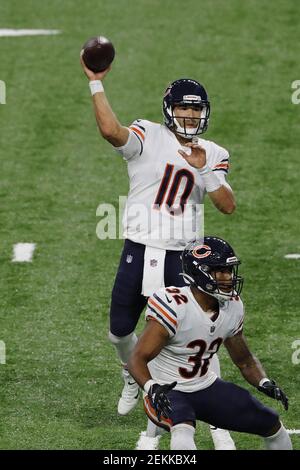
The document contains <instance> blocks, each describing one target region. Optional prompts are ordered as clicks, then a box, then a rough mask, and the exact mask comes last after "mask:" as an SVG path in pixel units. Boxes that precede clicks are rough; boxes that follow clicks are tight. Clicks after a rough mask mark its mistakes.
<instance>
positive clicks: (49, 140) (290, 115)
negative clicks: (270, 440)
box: [0, 0, 300, 449]
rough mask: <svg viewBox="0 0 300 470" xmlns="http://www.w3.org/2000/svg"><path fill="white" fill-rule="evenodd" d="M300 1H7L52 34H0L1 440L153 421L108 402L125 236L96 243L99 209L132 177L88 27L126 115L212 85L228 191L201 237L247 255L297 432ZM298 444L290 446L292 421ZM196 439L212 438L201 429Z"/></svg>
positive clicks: (12, 19)
mask: <svg viewBox="0 0 300 470" xmlns="http://www.w3.org/2000/svg"><path fill="white" fill-rule="evenodd" d="M299 15H300V3H298V2H295V1H293V0H274V1H272V2H271V1H268V0H249V1H247V2H246V1H245V2H243V1H241V0H227V1H225V0H186V1H185V2H182V1H179V0H163V1H161V0H139V1H137V0H111V1H104V0H97V1H96V0H84V1H83V2H79V1H75V0H64V1H63V2H61V1H58V0H51V1H48V2H41V1H38V0H4V1H2V2H1V5H0V28H30V29H32V28H38V29H39V28H46V29H60V30H62V34H61V35H58V36H44V37H23V38H22V37H20V38H3V37H0V80H3V81H5V82H6V86H7V104H6V105H0V125H1V129H0V142H1V143H0V153H1V179H0V196H1V206H0V210H1V221H0V224H1V237H0V261H1V265H0V266H1V268H0V269H1V297H0V306H1V311H0V318H1V325H0V340H2V341H4V342H5V344H6V352H7V357H6V364H0V380H1V384H0V402H1V406H0V448H1V449H133V448H134V446H135V443H136V441H137V439H138V436H139V433H140V432H141V431H142V430H143V429H144V428H145V421H146V420H145V416H144V413H143V410H142V406H141V404H140V405H139V407H138V408H137V409H136V410H135V411H134V412H133V413H132V414H130V415H129V416H127V417H124V418H121V417H118V416H117V413H116V404H117V401H118V396H119V392H120V389H121V386H122V382H121V378H120V374H119V371H120V367H119V364H118V361H117V359H116V356H115V353H114V350H113V348H112V346H111V345H110V344H109V343H108V341H107V339H106V337H107V330H108V310H109V302H110V291H111V287H112V283H113V280H114V274H115V271H116V268H117V265H118V261H119V255H120V251H121V247H122V241H120V240H119V241H116V240H105V241H100V240H98V239H97V237H96V233H95V231H96V225H97V222H98V221H99V218H97V217H96V208H97V206H98V205H99V204H100V203H102V202H107V203H112V204H117V202H118V197H119V195H124V196H125V195H126V193H127V188H128V182H127V175H126V167H125V164H124V162H123V161H122V160H121V159H120V158H119V157H118V155H116V154H115V152H114V151H113V150H112V149H111V147H110V146H109V145H108V144H107V143H106V142H104V141H103V140H101V138H100V137H99V135H98V132H97V130H96V125H95V120H94V117H93V112H92V107H91V99H90V93H89V89H88V85H87V80H86V78H85V77H84V75H83V73H82V71H81V68H80V66H79V61H78V56H79V51H80V48H81V46H82V44H83V43H84V42H85V41H86V40H87V39H88V38H89V37H91V36H94V35H98V34H103V35H106V36H108V37H109V38H110V39H111V40H112V41H113V43H114V45H115V47H116V51H117V53H116V59H115V62H114V66H113V69H112V71H111V73H110V74H109V75H108V77H107V79H106V80H105V89H106V92H107V95H108V97H109V99H110V101H111V103H112V106H113V108H114V110H115V112H116V113H117V115H118V117H119V119H120V121H121V122H122V123H124V124H125V125H127V124H129V123H130V122H131V121H132V120H133V119H135V118H146V119H149V120H155V121H160V120H161V119H162V118H161V100H162V94H163V90H164V89H165V87H166V85H167V84H168V83H169V82H170V81H172V80H174V79H176V78H179V77H182V76H191V77H192V78H196V79H198V80H200V81H201V82H203V83H204V84H205V85H206V87H207V89H208V92H209V95H210V99H211V105H212V115H211V124H210V128H209V131H208V132H207V134H206V135H205V137H207V138H208V139H211V140H215V141H216V142H218V143H219V144H220V145H222V146H224V147H226V148H228V149H229V150H230V152H231V155H232V172H231V175H230V183H231V184H232V186H233V188H234V190H235V193H236V198H237V203H238V208H237V210H236V212H235V214H234V215H232V216H224V215H222V214H220V213H218V212H217V211H216V210H215V209H214V208H213V207H212V206H211V204H210V203H209V202H208V203H207V206H206V218H205V224H206V225H205V228H206V233H209V234H216V235H219V236H221V237H224V238H227V239H228V240H229V241H230V242H231V243H232V244H233V245H234V247H235V248H236V250H237V252H238V254H239V255H240V256H241V258H242V259H243V262H244V265H243V270H242V271H243V273H244V275H245V278H246V283H245V287H244V295H243V297H244V301H245V303H246V308H247V321H246V327H245V331H246V334H247V336H248V338H249V343H250V345H251V347H252V349H253V351H255V352H256V353H257V355H258V356H259V357H260V359H261V360H262V362H263V363H264V364H265V367H266V370H267V372H268V374H269V375H270V376H271V377H272V378H275V379H276V380H277V381H278V382H279V383H280V384H281V386H282V387H283V388H284V390H285V391H286V393H287V394H288V395H289V397H290V410H289V411H288V412H287V413H285V412H283V411H282V418H283V420H284V423H285V424H286V427H287V428H289V429H291V428H295V429H300V411H299V399H300V397H299V384H300V382H299V374H300V364H298V365H296V364H295V365H294V364H292V361H291V357H292V352H293V350H292V347H291V345H292V342H293V341H294V340H296V339H299V338H300V328H299V320H298V318H299V305H300V299H299V281H300V276H299V263H300V261H299V260H286V259H284V255H285V254H286V253H299V252H300V244H299V182H298V180H299V166H298V165H299V163H298V160H299V145H300V133H299V122H300V105H298V106H296V105H293V104H292V103H291V93H292V91H291V83H292V82H293V81H294V80H297V79H300V71H299V57H300V31H299ZM18 242H32V243H36V244H37V248H36V252H35V255H34V259H33V262H32V263H31V264H29V263H24V264H18V263H12V262H11V258H12V250H13V245H14V244H15V243H18ZM141 328H142V322H140V324H139V331H140V330H141ZM221 359H222V364H223V376H224V378H226V379H229V380H233V381H235V382H236V383H238V384H243V385H245V383H244V381H243V379H242V378H241V377H240V376H239V373H238V371H237V370H236V369H235V368H234V366H233V365H232V364H231V363H230V362H229V359H228V358H227V356H226V352H225V351H223V352H222V353H221ZM246 387H247V385H246ZM250 388H251V387H250V386H249V389H250ZM255 393H256V392H255ZM256 395H257V396H258V394H256ZM261 398H262V400H263V401H264V403H268V404H269V405H272V406H274V407H275V408H276V409H278V410H280V411H281V406H280V405H277V404H276V403H275V402H274V401H272V400H268V399H266V400H265V399H264V397H261ZM234 438H235V441H236V445H237V447H238V449H259V448H261V442H260V439H259V438H256V437H252V436H245V435H241V434H235V435H234ZM292 440H293V444H294V447H295V448H296V449H300V435H298V436H297V435H296V436H292ZM168 443H169V442H168V436H165V437H163V439H162V441H161V448H168ZM197 446H198V448H199V449H207V448H208V449H211V448H213V446H212V442H211V439H210V435H209V433H208V432H207V428H206V425H203V424H202V425H200V426H199V428H198V431H197Z"/></svg>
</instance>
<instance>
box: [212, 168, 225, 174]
mask: <svg viewBox="0 0 300 470" xmlns="http://www.w3.org/2000/svg"><path fill="white" fill-rule="evenodd" d="M213 171H224V173H228V170H226V169H225V168H216V169H215V170H213Z"/></svg>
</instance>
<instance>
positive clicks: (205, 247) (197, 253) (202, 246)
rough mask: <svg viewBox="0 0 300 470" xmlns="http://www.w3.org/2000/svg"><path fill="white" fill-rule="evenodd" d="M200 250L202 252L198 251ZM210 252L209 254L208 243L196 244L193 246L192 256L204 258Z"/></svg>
mask: <svg viewBox="0 0 300 470" xmlns="http://www.w3.org/2000/svg"><path fill="white" fill-rule="evenodd" d="M203 250H205V251H203ZM200 251H202V252H201V253H200ZM210 254H211V248H210V246H208V245H198V246H195V248H194V249H193V256H195V258H206V257H207V256H209V255H210Z"/></svg>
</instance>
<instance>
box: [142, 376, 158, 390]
mask: <svg viewBox="0 0 300 470" xmlns="http://www.w3.org/2000/svg"><path fill="white" fill-rule="evenodd" d="M155 383H156V382H155V380H152V379H150V380H147V382H146V383H145V385H144V387H143V388H144V391H145V392H146V393H149V390H150V388H151V387H152V385H154V384H155Z"/></svg>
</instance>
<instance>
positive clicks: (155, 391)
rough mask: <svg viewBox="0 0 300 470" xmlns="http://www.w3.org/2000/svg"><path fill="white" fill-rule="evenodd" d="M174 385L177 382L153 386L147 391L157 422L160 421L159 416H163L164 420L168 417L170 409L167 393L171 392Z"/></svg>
mask: <svg viewBox="0 0 300 470" xmlns="http://www.w3.org/2000/svg"><path fill="white" fill-rule="evenodd" d="M176 384H177V382H172V383H171V384H165V385H159V384H153V385H152V386H151V387H150V389H149V392H148V397H149V399H150V401H151V404H152V406H153V408H154V409H155V411H156V415H157V419H158V421H161V415H163V416H165V417H166V418H169V417H170V412H171V411H172V408H171V404H170V401H169V399H168V397H167V393H168V392H169V391H170V390H172V388H174V387H175V386H176Z"/></svg>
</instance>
